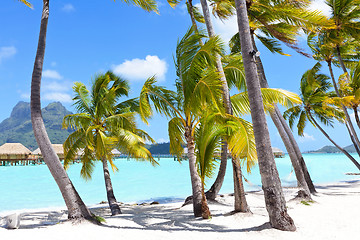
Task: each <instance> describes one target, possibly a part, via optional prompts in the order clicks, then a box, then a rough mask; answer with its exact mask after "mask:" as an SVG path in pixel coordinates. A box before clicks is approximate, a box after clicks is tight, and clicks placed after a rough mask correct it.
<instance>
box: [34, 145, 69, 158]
mask: <svg viewBox="0 0 360 240" xmlns="http://www.w3.org/2000/svg"><path fill="white" fill-rule="evenodd" d="M51 146H52V147H53V148H54V150H55V153H56V154H57V155H59V154H64V148H63V145H62V144H51ZM32 154H34V155H41V150H40V148H37V149H36V150H35V151H33V152H32Z"/></svg>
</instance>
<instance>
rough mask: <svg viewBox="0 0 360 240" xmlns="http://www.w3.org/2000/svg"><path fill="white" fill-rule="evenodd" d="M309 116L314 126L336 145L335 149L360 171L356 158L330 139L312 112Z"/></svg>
mask: <svg viewBox="0 0 360 240" xmlns="http://www.w3.org/2000/svg"><path fill="white" fill-rule="evenodd" d="M308 114H309V116H310V118H311V120H312V121H313V122H314V124H315V125H316V127H318V128H319V130H320V131H321V133H322V134H324V136H325V137H326V138H327V139H329V141H330V142H331V143H332V144H334V146H335V147H337V148H338V149H339V150H340V151H341V152H342V153H344V154H345V155H346V156H347V157H348V158H349V159H350V160H351V161H352V162H353V163H354V164H355V166H356V167H357V168H358V169H359V170H360V164H359V163H358V162H357V161H356V160H355V158H353V157H352V156H351V155H350V154H349V153H348V152H347V151H346V150H345V149H343V148H342V147H340V146H339V145H338V144H336V142H335V141H334V140H332V139H331V138H330V136H329V135H328V134H327V133H326V132H325V130H324V129H322V128H321V127H320V125H319V124H318V123H317V122H316V120H315V119H314V118H313V116H312V115H311V113H310V111H308Z"/></svg>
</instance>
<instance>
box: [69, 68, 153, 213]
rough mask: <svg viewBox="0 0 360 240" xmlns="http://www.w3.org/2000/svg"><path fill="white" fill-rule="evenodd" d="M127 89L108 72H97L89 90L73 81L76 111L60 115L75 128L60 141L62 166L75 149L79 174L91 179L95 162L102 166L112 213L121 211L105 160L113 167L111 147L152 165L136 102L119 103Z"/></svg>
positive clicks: (121, 81) (132, 100)
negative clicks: (138, 118) (136, 111)
mask: <svg viewBox="0 0 360 240" xmlns="http://www.w3.org/2000/svg"><path fill="white" fill-rule="evenodd" d="M128 91H129V86H128V83H127V82H126V81H125V80H124V79H121V78H120V77H118V76H116V75H114V74H113V73H112V72H107V73H105V74H101V75H98V76H97V77H96V78H95V81H94V82H93V86H92V89H91V92H89V91H88V89H87V88H86V86H85V85H84V84H83V83H79V82H77V83H75V86H74V92H75V97H74V100H75V104H74V105H75V107H76V109H77V111H78V113H77V114H70V115H67V116H65V117H64V120H63V127H64V128H68V127H71V128H73V129H75V131H74V132H73V133H72V134H70V135H69V137H68V138H67V139H66V141H65V142H64V152H65V158H64V167H65V169H66V168H68V167H69V163H71V162H72V161H73V160H74V159H75V158H76V157H77V154H78V153H79V152H81V151H82V152H83V153H82V154H81V158H80V159H81V163H82V168H81V176H82V177H84V178H85V179H89V178H91V174H92V172H93V169H94V166H95V161H97V160H100V161H101V162H102V165H103V171H104V179H105V187H106V193H107V198H108V202H109V206H110V209H111V214H112V215H117V214H120V213H121V210H120V207H119V205H118V204H117V201H116V198H115V195H114V192H113V187H112V183H111V178H110V173H109V167H108V164H107V163H108V162H109V163H110V166H111V167H112V169H113V171H115V170H117V168H116V166H115V164H114V162H113V154H112V150H113V149H114V148H116V149H119V150H121V152H122V153H126V154H128V155H129V156H131V157H135V158H142V159H148V160H150V161H151V163H153V164H155V163H156V162H155V160H154V159H153V158H152V156H151V153H150V152H149V151H148V150H147V149H146V148H145V139H144V138H143V136H146V133H145V132H142V131H140V130H139V129H137V127H136V123H135V114H136V113H135V112H134V111H131V108H132V107H133V106H134V105H138V104H137V103H136V101H135V100H134V99H131V100H127V101H125V102H119V99H120V98H121V97H123V96H127V95H128Z"/></svg>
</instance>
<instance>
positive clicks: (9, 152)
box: [0, 143, 37, 166]
mask: <svg viewBox="0 0 360 240" xmlns="http://www.w3.org/2000/svg"><path fill="white" fill-rule="evenodd" d="M36 160H37V159H36V158H33V157H32V156H31V151H30V150H29V149H28V148H26V147H25V146H24V145H22V144H21V143H5V144H3V145H2V146H0V166H5V165H17V164H22V165H27V164H29V162H30V161H32V162H34V161H36Z"/></svg>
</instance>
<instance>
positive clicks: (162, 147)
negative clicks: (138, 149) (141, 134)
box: [146, 142, 170, 155]
mask: <svg viewBox="0 0 360 240" xmlns="http://www.w3.org/2000/svg"><path fill="white" fill-rule="evenodd" d="M146 147H147V149H149V151H150V152H151V154H153V155H155V154H170V143H169V142H168V143H158V144H151V145H147V146H146Z"/></svg>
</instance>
